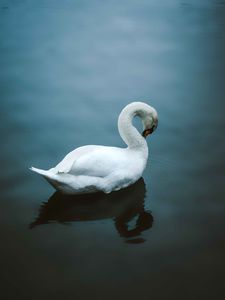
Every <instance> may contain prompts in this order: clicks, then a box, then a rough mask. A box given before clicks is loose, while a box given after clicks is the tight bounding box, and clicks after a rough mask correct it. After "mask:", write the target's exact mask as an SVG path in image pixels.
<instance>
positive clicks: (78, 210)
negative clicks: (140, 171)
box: [30, 178, 153, 242]
mask: <svg viewBox="0 0 225 300" xmlns="http://www.w3.org/2000/svg"><path fill="white" fill-rule="evenodd" d="M145 192H146V189H145V183H144V180H143V179H142V178H141V179H139V180H138V181H137V182H136V183H135V184H133V185H131V186H129V187H128V188H126V189H123V190H121V191H118V192H113V193H111V194H104V193H94V194H87V195H73V196H68V195H63V194H61V193H59V192H56V193H54V194H53V195H52V196H51V197H50V198H49V200H48V202H46V203H44V204H43V205H42V206H41V208H40V211H39V216H38V217H37V219H36V220H35V221H34V222H32V223H31V224H30V228H34V227H35V226H37V225H41V224H48V223H50V222H54V221H57V222H59V223H68V222H73V221H90V220H102V219H107V218H111V219H114V221H115V226H116V229H117V231H118V232H119V234H120V235H121V236H122V237H125V238H136V239H135V240H132V242H142V241H144V240H143V239H140V238H138V237H139V236H140V235H141V233H142V232H143V231H144V230H147V229H149V228H151V226H152V223H153V217H152V215H151V214H150V213H149V212H147V211H145V209H144V197H145ZM136 218H137V221H136V225H134V228H133V229H128V227H129V222H131V221H132V220H133V219H136Z"/></svg>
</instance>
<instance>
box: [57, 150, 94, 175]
mask: <svg viewBox="0 0 225 300" xmlns="http://www.w3.org/2000/svg"><path fill="white" fill-rule="evenodd" d="M96 147H98V146H95V145H87V146H83V147H79V148H77V149H75V150H73V151H71V152H69V153H68V154H67V155H66V156H65V157H64V158H63V160H62V161H61V162H60V163H59V164H58V165H57V166H56V167H55V168H54V171H55V172H56V173H69V171H70V170H71V168H72V166H73V164H74V162H75V161H76V160H78V159H79V157H81V156H83V155H85V154H86V153H91V152H92V151H94V150H95V149H96Z"/></svg>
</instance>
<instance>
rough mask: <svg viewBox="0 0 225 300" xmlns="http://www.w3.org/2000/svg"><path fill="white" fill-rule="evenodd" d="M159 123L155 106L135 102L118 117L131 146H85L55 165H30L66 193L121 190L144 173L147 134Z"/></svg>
mask: <svg viewBox="0 0 225 300" xmlns="http://www.w3.org/2000/svg"><path fill="white" fill-rule="evenodd" d="M134 116H139V117H140V118H141V120H142V123H143V133H142V135H141V134H140V133H139V132H138V130H137V129H136V128H135V127H134V126H133V125H132V119H133V117H134ZM157 124H158V116H157V112H156V110H155V109H154V108H153V107H151V106H149V105H147V104H146V103H143V102H132V103H130V104H128V105H127V106H126V107H125V108H124V109H123V110H122V111H121V113H120V115H119V119H118V129H119V133H120V136H121V138H122V139H123V140H124V142H125V143H126V144H127V148H118V147H108V146H96V145H88V146H83V147H79V148H77V149H75V150H73V151H71V152H70V153H68V154H67V155H66V156H65V157H64V159H63V160H62V161H61V162H60V163H59V164H58V165H57V166H56V167H54V168H52V169H49V170H47V171H45V170H41V169H37V168H34V167H31V168H30V169H31V170H32V171H34V172H36V173H38V174H40V175H42V176H43V177H44V178H45V179H46V180H47V181H48V182H49V183H50V184H51V185H52V186H53V187H54V188H56V189H57V190H59V191H61V192H63V193H65V194H79V193H90V192H96V191H103V192H104V193H110V192H112V191H117V190H120V189H122V188H125V187H127V186H129V185H131V184H132V183H134V182H136V181H137V180H138V179H139V178H140V177H141V176H142V173H143V171H144V169H145V167H146V163H147V159H148V145H147V142H146V137H147V135H149V134H151V133H152V132H153V131H154V130H155V129H156V127H157Z"/></svg>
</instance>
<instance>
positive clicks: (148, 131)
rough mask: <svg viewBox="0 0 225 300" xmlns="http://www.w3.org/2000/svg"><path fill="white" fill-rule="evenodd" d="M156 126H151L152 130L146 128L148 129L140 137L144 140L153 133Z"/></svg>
mask: <svg viewBox="0 0 225 300" xmlns="http://www.w3.org/2000/svg"><path fill="white" fill-rule="evenodd" d="M156 127H157V125H154V126H152V128H148V129H145V130H144V131H143V132H142V136H143V137H144V138H145V139H146V137H147V136H148V135H149V134H152V133H153V131H154V130H155V129H156Z"/></svg>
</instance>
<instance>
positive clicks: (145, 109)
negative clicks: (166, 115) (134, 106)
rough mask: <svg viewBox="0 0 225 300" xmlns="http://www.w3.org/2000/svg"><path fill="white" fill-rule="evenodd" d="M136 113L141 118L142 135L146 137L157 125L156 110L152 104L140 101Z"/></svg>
mask: <svg viewBox="0 0 225 300" xmlns="http://www.w3.org/2000/svg"><path fill="white" fill-rule="evenodd" d="M137 115H138V116H139V117H140V118H141V119H142V124H143V132H142V136H143V137H144V138H146V137H147V136H148V135H149V134H152V133H153V131H155V130H156V128H157V126H158V114H157V111H156V110H155V109H154V108H153V107H152V106H150V105H148V104H146V103H142V102H140V110H138V111H137Z"/></svg>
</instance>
